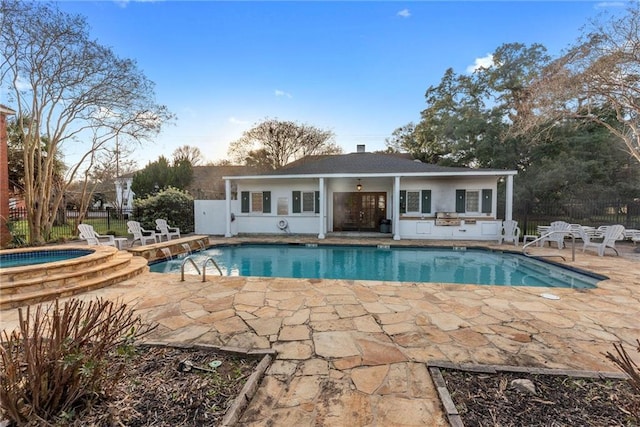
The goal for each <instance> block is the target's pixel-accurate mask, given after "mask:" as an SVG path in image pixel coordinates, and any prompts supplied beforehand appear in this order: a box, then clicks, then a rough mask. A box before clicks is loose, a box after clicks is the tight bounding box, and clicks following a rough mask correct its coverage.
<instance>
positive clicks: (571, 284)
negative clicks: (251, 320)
mask: <svg viewBox="0 0 640 427" xmlns="http://www.w3.org/2000/svg"><path fill="white" fill-rule="evenodd" d="M191 257H192V258H193V259H194V261H195V263H196V265H198V266H201V265H203V263H204V262H205V261H206V259H207V258H208V257H211V258H213V259H214V260H215V261H216V263H217V264H218V265H219V266H220V269H221V270H222V273H223V275H225V276H262V277H291V278H309V279H346V280H380V281H392V282H435V283H459V284H478V285H502V286H548V287H563V288H566V287H568V288H580V289H589V288H595V287H596V283H597V282H598V281H600V280H604V279H606V278H607V277H605V276H601V275H596V274H593V273H589V272H581V271H576V270H572V269H569V268H564V267H562V266H560V265H559V264H552V263H549V262H545V261H542V260H539V259H535V258H531V257H526V256H524V255H522V254H519V253H512V252H501V251H492V250H488V249H466V248H416V247H375V246H333V245H312V246H306V245H264V244H262V245H255V244H241V245H229V246H216V247H212V248H209V249H207V250H204V251H201V252H198V253H195V254H193V255H191ZM182 262H183V260H182V259H175V260H170V261H164V262H160V263H156V264H152V265H151V266H150V269H151V271H152V272H159V273H179V272H180V268H181V265H182ZM208 268H210V269H211V268H212V266H211V265H209V266H208ZM185 273H195V269H194V268H193V266H191V264H190V263H186V264H185ZM211 274H214V273H211ZM215 274H217V272H216V273H215Z"/></svg>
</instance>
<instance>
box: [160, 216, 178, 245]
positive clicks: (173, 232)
mask: <svg viewBox="0 0 640 427" xmlns="http://www.w3.org/2000/svg"><path fill="white" fill-rule="evenodd" d="M156 230H158V231H159V233H158V235H159V236H160V241H162V238H163V237H166V238H167V241H169V240H171V239H173V236H175V237H176V238H177V239H179V238H180V229H179V228H178V227H169V224H167V220H166V219H156Z"/></svg>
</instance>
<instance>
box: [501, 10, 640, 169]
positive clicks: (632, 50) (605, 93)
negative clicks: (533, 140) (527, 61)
mask: <svg viewBox="0 0 640 427" xmlns="http://www.w3.org/2000/svg"><path fill="white" fill-rule="evenodd" d="M531 94H532V98H533V99H534V107H535V109H536V113H537V114H535V115H532V116H530V117H528V118H527V120H523V121H522V122H520V123H519V125H518V126H517V127H514V129H513V130H514V132H517V133H518V134H526V133H529V134H530V133H533V132H535V133H537V134H538V135H540V132H539V130H540V129H549V128H551V127H553V126H557V125H558V124H561V123H562V122H563V121H565V120H570V119H579V120H582V121H593V122H595V123H598V124H600V125H601V126H604V127H605V128H607V129H608V130H609V131H610V132H611V133H612V134H613V135H615V136H616V137H618V138H619V139H620V140H621V141H622V142H623V143H624V145H625V146H626V149H627V150H628V151H629V153H630V154H631V155H632V156H633V157H634V158H635V159H636V160H637V161H638V162H640V5H639V4H638V3H635V4H630V6H629V8H628V9H627V13H626V14H624V15H623V16H621V17H613V18H610V19H609V20H608V21H605V22H604V23H598V22H594V23H592V24H591V25H590V26H589V27H588V28H587V30H586V32H585V33H584V34H583V35H582V36H581V37H580V38H579V39H578V40H577V41H576V43H575V44H574V45H573V46H572V47H571V48H570V49H569V50H568V51H567V52H566V53H565V54H564V55H562V56H561V57H560V58H558V59H556V60H555V61H554V62H553V63H551V64H550V65H549V66H548V67H547V68H546V69H545V70H544V72H543V73H542V75H541V76H540V78H539V79H537V81H536V82H535V84H534V85H532V88H531ZM608 111H614V112H615V117H616V120H615V121H613V122H612V121H610V120H609V116H608V115H607V114H605V115H604V116H602V115H600V113H602V112H608Z"/></svg>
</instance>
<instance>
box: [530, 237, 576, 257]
mask: <svg viewBox="0 0 640 427" xmlns="http://www.w3.org/2000/svg"><path fill="white" fill-rule="evenodd" d="M557 233H562V234H564V235H569V236H571V261H575V260H576V235H575V233H574V232H573V231H560V230H557V231H550V232H548V233H544V234H542V235H540V236H539V237H538V238H536V239H534V240H532V241H530V242H528V243H525V244H524V246H522V253H523V254H524V255H525V256H528V257H532V256H533V255H531V254H528V253H527V248H528V247H529V246H531V245H533V244H534V243H538V242H539V241H540V240H542V239H544V238H545V237H549V236H551V235H552V234H557ZM549 257H560V258H562V259H563V260H564V261H566V259H565V257H563V256H562V255H540V256H538V258H549Z"/></svg>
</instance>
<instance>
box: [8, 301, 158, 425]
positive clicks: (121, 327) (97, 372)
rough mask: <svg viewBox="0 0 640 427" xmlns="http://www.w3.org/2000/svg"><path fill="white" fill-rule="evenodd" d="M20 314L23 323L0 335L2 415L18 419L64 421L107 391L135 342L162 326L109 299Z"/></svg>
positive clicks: (21, 422)
mask: <svg viewBox="0 0 640 427" xmlns="http://www.w3.org/2000/svg"><path fill="white" fill-rule="evenodd" d="M18 313H19V327H18V328H17V329H16V330H14V331H6V330H3V331H2V332H1V334H0V341H1V343H0V362H1V364H2V366H0V409H1V411H2V416H1V417H0V419H2V418H4V419H8V420H9V421H11V422H12V423H15V424H17V425H24V424H33V423H36V424H55V423H60V422H63V421H64V420H65V419H71V418H73V416H74V414H75V413H76V411H79V410H81V409H82V408H83V407H84V406H85V405H87V404H88V403H90V402H91V401H92V400H95V399H100V398H102V397H105V396H107V395H108V393H109V390H110V389H112V386H113V385H114V384H115V383H117V382H118V381H119V380H121V379H122V376H123V374H124V368H125V366H126V364H127V362H128V360H129V358H130V357H131V356H132V355H133V354H134V351H135V348H134V343H135V342H136V340H138V339H139V338H141V337H143V336H144V335H146V334H148V333H149V332H151V331H152V330H153V329H155V327H156V326H157V325H150V324H145V323H143V322H142V320H141V318H140V317H139V316H136V315H135V314H134V312H133V310H131V309H129V308H128V307H127V306H126V305H124V304H121V303H118V302H112V301H108V300H104V299H96V300H94V301H89V302H85V301H82V300H79V299H71V300H68V301H67V302H65V303H64V304H60V303H59V302H58V301H57V300H56V301H55V302H53V303H52V304H49V305H47V306H45V305H39V306H37V307H35V309H34V311H33V312H32V309H31V307H27V308H26V309H25V310H23V309H19V311H18Z"/></svg>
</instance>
